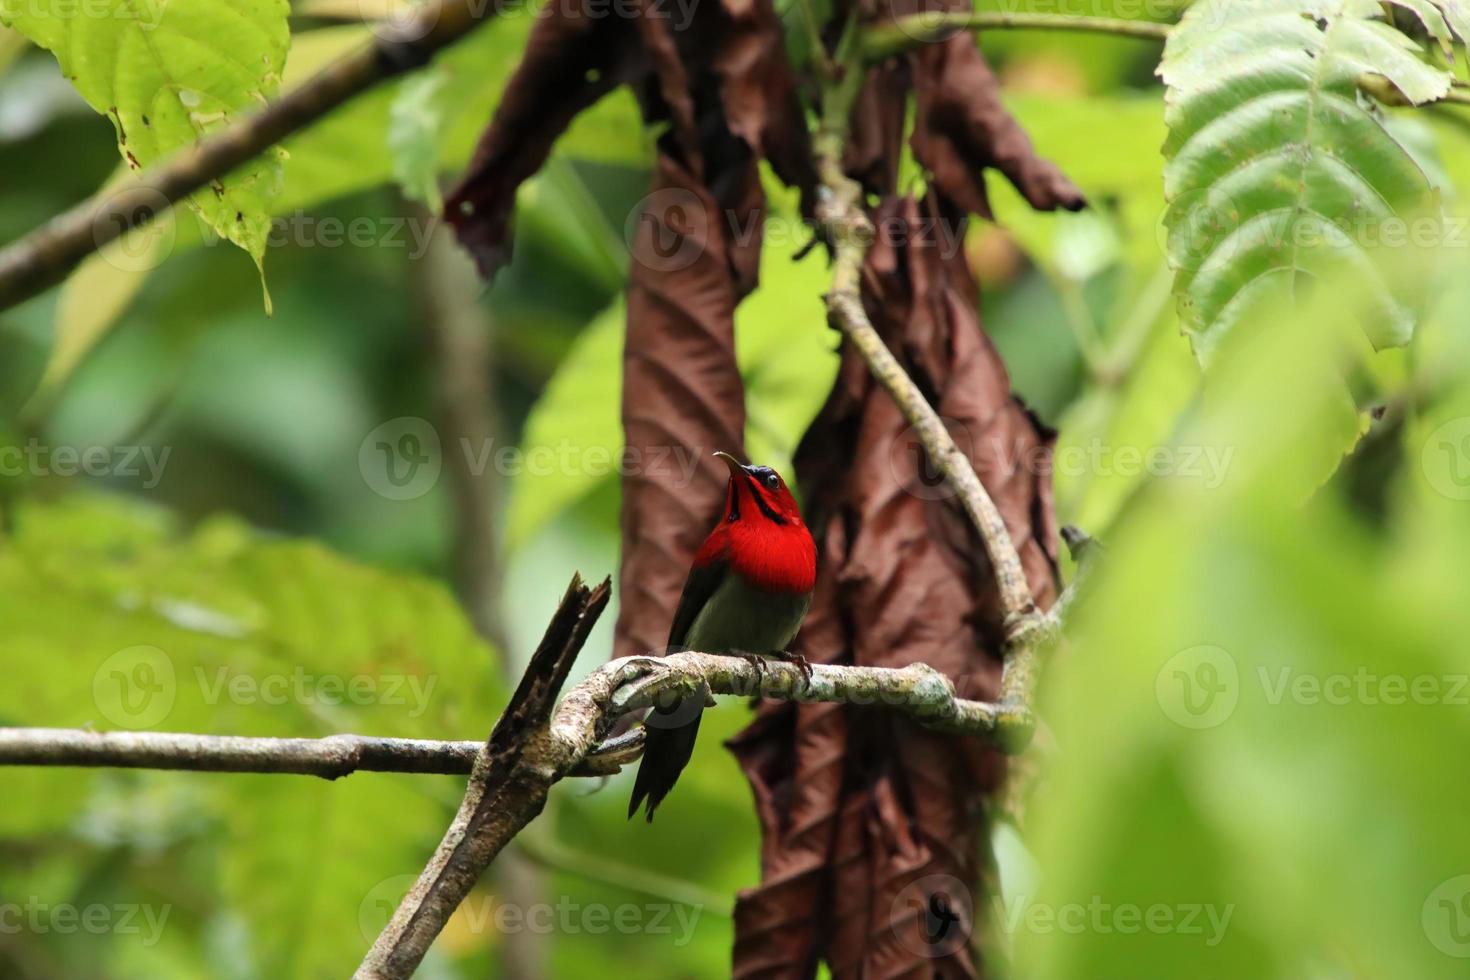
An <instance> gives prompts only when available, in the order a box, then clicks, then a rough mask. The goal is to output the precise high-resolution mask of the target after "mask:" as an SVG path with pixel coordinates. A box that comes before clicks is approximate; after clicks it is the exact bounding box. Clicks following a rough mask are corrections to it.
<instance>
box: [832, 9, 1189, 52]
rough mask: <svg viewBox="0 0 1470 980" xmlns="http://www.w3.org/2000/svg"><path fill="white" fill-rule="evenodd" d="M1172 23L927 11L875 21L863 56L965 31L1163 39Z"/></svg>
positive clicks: (867, 33) (866, 32)
mask: <svg viewBox="0 0 1470 980" xmlns="http://www.w3.org/2000/svg"><path fill="white" fill-rule="evenodd" d="M1170 26H1171V25H1169V24H1155V23H1153V22H1151V21H1144V20H1120V19H1118V18H1114V17H1086V16H1075V15H1069V14H1030V13H1013V14H1008V13H928V14H912V15H910V16H908V17H899V18H897V19H896V20H894V21H892V22H891V23H888V24H875V25H873V26H871V27H867V28H864V29H863V32H862V43H861V48H860V51H861V56H862V59H863V60H864V61H881V60H883V59H884V58H887V57H891V56H892V55H896V54H902V53H903V52H905V51H908V50H910V49H912V48H916V47H918V46H919V45H921V44H929V43H931V42H933V41H942V40H944V39H945V38H947V37H950V36H952V35H954V34H958V33H960V32H962V31H990V30H1028V31H1086V32H1091V33H1096V34H1112V35H1114V36H1117V37H1136V38H1142V39H1144V40H1149V41H1163V40H1166V39H1167V38H1168V37H1169V29H1170Z"/></svg>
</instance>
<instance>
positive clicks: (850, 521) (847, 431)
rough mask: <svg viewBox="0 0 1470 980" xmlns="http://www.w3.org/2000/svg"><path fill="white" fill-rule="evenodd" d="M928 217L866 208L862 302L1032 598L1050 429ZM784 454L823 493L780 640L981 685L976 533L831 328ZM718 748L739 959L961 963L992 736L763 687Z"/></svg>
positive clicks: (1045, 568)
mask: <svg viewBox="0 0 1470 980" xmlns="http://www.w3.org/2000/svg"><path fill="white" fill-rule="evenodd" d="M941 218H943V219H944V220H950V221H960V220H962V219H961V218H959V217H958V215H957V214H956V213H954V212H953V209H949V208H942V207H941V205H940V203H939V200H938V198H937V196H931V197H930V198H929V199H927V200H926V201H925V202H922V203H921V202H917V201H914V200H912V199H901V200H893V199H890V200H889V201H888V202H886V203H885V204H884V206H883V207H882V208H881V209H880V212H879V213H878V214H877V215H875V220H877V222H878V223H879V225H880V227H881V226H883V225H884V224H885V223H886V224H888V225H889V226H890V227H892V226H894V224H895V223H897V224H900V225H901V226H902V227H903V228H904V229H906V234H905V235H902V236H893V237H892V238H884V239H881V240H880V242H879V243H878V244H877V245H876V246H875V247H874V249H873V250H872V252H871V253H870V256H869V261H868V264H867V267H866V272H867V276H866V282H867V288H866V289H865V301H866V304H867V306H868V310H869V314H870V316H872V317H873V318H874V322H875V325H876V326H877V327H878V328H879V330H880V332H881V333H882V334H883V336H884V338H885V340H886V341H887V342H888V344H889V346H890V347H891V348H892V349H893V350H894V352H895V354H896V355H897V356H898V357H899V359H900V360H901V361H902V362H903V363H904V365H905V367H906V368H907V369H908V370H909V371H910V373H911V374H912V376H913V377H914V379H915V381H916V382H918V383H919V385H920V386H921V387H922V388H923V389H925V391H926V393H927V394H928V395H929V397H930V398H931V400H932V402H933V404H934V405H935V406H936V408H937V409H938V411H939V412H940V414H941V415H942V416H943V417H944V418H945V420H946V423H947V425H948V427H949V428H950V431H951V433H952V434H953V435H954V436H955V439H956V441H957V443H958V444H959V445H960V448H961V449H962V450H963V451H964V452H965V454H966V455H967V456H968V457H969V459H970V461H971V463H972V464H973V465H974V466H975V468H976V472H977V473H978V474H979V476H980V478H981V481H982V482H983V483H984V484H985V486H986V488H987V489H988V490H989V491H990V493H991V495H992V496H993V497H994V499H995V501H996V504H997V506H998V507H999V508H1000V511H1001V513H1002V515H1003V516H1004V517H1005V519H1006V524H1007V527H1008V528H1009V530H1010V532H1011V534H1012V537H1013V539H1014V541H1015V543H1016V546H1017V548H1018V550H1019V551H1020V553H1021V555H1022V559H1023V563H1024V565H1025V567H1026V569H1027V573H1028V578H1029V579H1030V583H1031V587H1032V589H1033V591H1034V593H1035V594H1036V596H1037V599H1038V601H1039V602H1041V603H1042V604H1043V605H1046V604H1049V603H1050V601H1051V600H1052V597H1053V595H1054V575H1055V565H1054V550H1053V542H1054V541H1055V537H1054V528H1053V526H1052V523H1051V519H1050V516H1049V510H1050V505H1049V499H1048V496H1047V490H1046V489H1045V488H1046V486H1047V484H1048V482H1049V471H1048V470H1049V460H1050V434H1049V433H1047V432H1046V431H1044V430H1042V429H1041V428H1040V427H1039V426H1038V425H1037V423H1036V422H1035V420H1034V419H1033V418H1032V416H1031V415H1030V414H1029V413H1028V412H1027V411H1026V410H1025V409H1024V408H1023V407H1022V406H1021V405H1020V404H1019V402H1017V401H1016V400H1015V398H1014V397H1013V396H1012V395H1011V392H1010V385H1009V382H1008V380H1007V378H1006V374H1005V369H1004V366H1003V365H1002V364H1001V362H1000V359H999V356H998V355H997V354H996V352H995V350H994V348H993V347H992V346H991V345H990V343H989V341H988V339H987V338H986V337H985V335H984V333H983V332H982V331H981V329H980V326H979V322H978V317H977V314H976V312H975V309H976V295H975V284H974V282H973V280H972V279H971V277H970V275H969V273H968V270H967V269H966V267H965V263H964V258H963V254H962V252H959V251H955V252H954V253H952V254H947V253H946V252H945V250H944V249H943V248H942V247H941V246H942V243H941V241H939V240H936V239H934V238H932V237H926V235H928V234H930V233H927V232H926V231H925V229H926V228H929V227H932V225H933V223H934V222H936V221H937V220H939V219H941ZM959 240H961V239H960V238H959V237H956V238H955V239H954V241H956V242H957V241H959ZM797 473H798V477H799V479H800V480H801V484H802V487H803V490H804V492H805V494H806V497H807V499H819V500H821V501H823V504H822V506H820V507H818V508H814V509H813V514H812V520H811V522H810V523H811V525H812V529H813V533H814V534H815V535H816V536H817V540H818V547H819V569H818V576H819V579H818V594H817V596H816V598H815V600H814V602H813V606H812V612H811V614H810V616H809V617H808V620H807V624H806V626H805V627H804V629H803V632H802V634H801V636H800V637H799V639H798V641H797V646H798V649H799V651H800V652H803V653H805V654H806V655H807V656H808V657H809V658H812V659H814V660H815V659H819V658H824V657H825V658H831V657H833V656H834V655H835V656H842V657H844V658H850V659H851V662H853V663H858V664H863V665H871V666H893V667H896V666H903V665H905V664H909V663H913V662H920V661H921V662H924V663H928V664H930V665H932V666H935V667H937V668H938V669H940V670H942V671H944V672H945V673H946V674H947V675H949V676H950V677H951V678H952V679H954V680H955V681H956V683H957V685H958V686H959V688H960V690H961V691H963V692H964V693H965V694H966V696H969V697H983V698H993V697H995V696H996V693H997V690H998V685H999V676H1000V640H1001V635H1002V634H1001V629H1000V612H999V608H998V597H997V594H996V589H995V586H994V580H993V576H992V573H991V570H990V568H989V564H988V561H987V560H986V558H985V552H984V548H983V546H982V544H981V542H980V540H979V539H978V537H977V535H976V534H975V532H974V530H973V528H971V526H970V525H969V523H968V522H967V520H966V519H965V517H964V515H963V513H962V511H961V510H960V509H959V507H958V506H957V505H956V504H955V502H954V501H953V500H952V499H949V496H948V493H947V490H946V488H945V487H944V485H943V484H942V483H939V482H938V481H937V480H935V479H934V478H933V475H932V474H931V473H929V472H928V468H927V462H926V461H925V459H924V457H923V455H922V449H921V448H920V447H919V446H918V444H917V441H916V440H915V439H914V438H913V436H912V433H911V432H910V431H909V427H908V425H907V423H906V422H905V420H904V419H903V417H902V415H901V414H900V413H899V412H898V409H897V407H896V406H895V405H894V403H893V401H892V399H891V398H890V397H889V396H888V395H887V393H886V392H885V391H884V390H883V389H882V388H881V387H879V386H878V385H877V384H876V383H875V382H873V381H872V380H871V378H870V377H869V375H868V373H867V370H866V366H865V365H864V364H863V363H862V362H861V360H860V358H859V357H858V355H857V354H856V353H855V352H854V351H853V350H852V349H851V348H849V347H844V351H843V365H842V369H841V372H840V374H839V378H838V382H837V385H836V386H835V388H834V390H833V393H832V396H831V398H830V399H829V400H828V402H827V404H826V406H825V407H824V408H823V411H822V413H821V414H820V415H819V416H818V419H817V421H816V422H815V423H814V424H813V426H812V429H811V431H809V432H808V434H807V437H806V439H805V440H803V443H802V448H801V451H800V453H799V455H798V459H797ZM732 748H733V749H734V750H735V752H736V754H737V756H738V757H739V759H740V761H741V764H742V766H743V767H744V768H745V770H746V773H747V776H748V777H749V778H750V781H751V784H752V786H753V787H754V789H755V792H756V797H757V800H758V803H759V804H760V814H761V823H762V828H763V844H762V884H761V885H760V886H759V887H758V888H756V889H752V890H750V891H747V892H745V893H742V895H741V896H740V900H739V902H738V903H737V907H736V952H735V974H736V975H737V976H741V977H754V976H793V977H795V976H802V977H806V976H811V975H813V971H814V964H815V962H816V960H817V958H819V957H820V958H823V959H825V960H826V961H827V962H828V964H829V966H830V968H831V970H832V975H833V976H834V977H836V978H844V977H900V976H903V977H908V976H913V977H929V976H936V975H944V976H973V975H974V974H975V965H974V963H973V961H972V959H971V955H970V951H969V948H968V946H967V944H966V943H965V942H964V939H965V938H967V937H969V936H970V935H971V927H972V925H973V916H974V912H975V910H976V909H977V908H980V909H983V905H982V903H980V902H979V901H978V896H977V894H976V889H977V887H978V886H977V884H976V882H977V879H978V868H977V862H978V859H979V858H978V856H979V854H980V853H981V848H980V845H981V841H980V839H979V835H980V834H981V833H983V829H984V804H985V799H986V797H987V796H988V795H989V794H990V793H992V792H994V791H995V789H996V788H997V787H998V786H999V784H1000V782H1001V779H1002V777H1003V774H1004V761H1003V759H1002V758H1001V757H1000V756H999V755H998V753H996V752H995V751H994V750H993V749H991V748H989V747H988V746H986V745H984V744H981V743H980V742H978V741H975V740H965V741H960V742H957V741H956V740H955V739H954V738H952V737H950V736H940V735H935V734H934V733H931V732H927V731H924V730H921V729H919V728H917V727H915V726H914V725H912V724H911V723H909V722H907V721H905V720H903V719H900V718H896V717H894V716H893V715H892V713H890V712H884V711H883V710H882V709H881V708H853V707H834V706H830V705H824V706H816V705H801V706H797V705H780V706H768V707H766V708H764V709H763V710H762V712H761V716H760V717H759V718H758V719H757V721H756V723H755V724H753V725H752V726H751V727H750V728H749V729H747V730H746V731H745V732H743V733H742V734H741V735H740V736H739V737H738V738H737V739H735V740H733V742H732ZM935 903H937V905H936V904H935ZM948 917H953V921H950V922H949V924H948V925H947V926H946V925H945V923H946V920H947V918H948ZM941 928H942V929H943V930H944V931H943V934H942V935H940V936H939V939H938V941H935V939H934V935H935V931H936V930H939V929H941ZM956 937H959V938H958V939H956Z"/></svg>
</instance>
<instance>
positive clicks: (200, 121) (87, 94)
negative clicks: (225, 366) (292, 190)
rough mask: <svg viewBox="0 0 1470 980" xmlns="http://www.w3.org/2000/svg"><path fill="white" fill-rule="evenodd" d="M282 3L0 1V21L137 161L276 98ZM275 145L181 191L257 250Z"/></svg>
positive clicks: (218, 227) (224, 230)
mask: <svg viewBox="0 0 1470 980" xmlns="http://www.w3.org/2000/svg"><path fill="white" fill-rule="evenodd" d="M288 10H289V7H288V5H287V3H286V2H285V0H232V2H230V3H219V2H217V0H172V2H169V3H163V2H160V0H98V2H95V3H89V4H77V3H73V2H69V0H0V21H3V22H4V23H5V24H6V25H8V26H11V27H14V28H15V29H16V30H19V31H20V32H21V33H23V34H25V35H26V36H27V37H29V38H30V39H31V40H33V41H35V42H36V43H37V44H39V45H41V46H42V47H44V48H47V49H48V50H50V51H51V52H52V53H53V54H55V55H56V60H57V62H58V63H59V64H60V65H61V70H62V72H63V73H64V74H65V75H66V76H67V78H68V79H70V80H71V82H72V84H73V85H75V86H76V89H77V91H78V92H79V93H80V94H81V96H82V98H83V99H85V100H86V101H87V104H88V105H90V106H91V107H92V108H93V109H96V110H97V111H98V112H100V113H102V114H104V115H106V116H107V117H108V118H109V120H111V122H112V124H113V128H114V129H115V130H116V132H117V143H118V152H119V153H121V154H122V157H123V160H124V161H125V162H126V163H127V165H128V166H129V167H130V168H132V169H134V170H140V169H142V168H144V167H147V166H148V165H150V164H152V163H155V162H157V161H159V160H161V159H164V158H165V157H167V156H169V155H170V154H172V153H173V152H174V151H176V150H179V149H181V148H182V147H185V146H189V145H191V144H193V143H194V142H195V141H197V140H198V139H200V138H201V137H203V136H205V135H207V134H209V133H211V132H214V131H216V130H219V129H221V128H224V127H226V126H228V125H229V124H230V123H231V122H232V121H234V120H236V119H238V118H239V117H240V116H241V115H243V114H245V113H246V112H247V111H249V110H251V109H254V108H258V107H259V106H260V105H261V104H263V103H264V102H265V101H266V100H267V99H269V98H271V97H272V96H274V95H275V93H276V91H277V89H278V88H279V87H280V81H281V73H282V70H283V69H284V67H285V63H286V51H287V48H288V47H289V46H290V32H289V30H288V28H287V25H286V16H287V13H288ZM282 159H283V156H282V153H281V151H280V150H279V149H276V148H272V149H270V150H267V151H266V152H265V153H262V154H261V155H260V156H259V157H257V158H255V159H254V160H252V161H250V162H249V163H246V164H244V165H242V166H241V167H239V168H237V169H236V170H235V171H233V172H232V173H230V174H229V175H228V176H226V177H224V178H222V179H219V180H216V181H214V182H213V183H212V184H211V186H210V187H207V188H205V189H204V190H202V191H199V192H198V193H196V194H194V195H193V196H192V197H190V198H189V205H190V207H192V208H194V209H195V210H196V211H198V212H199V214H201V215H202V216H203V217H204V219H205V220H206V221H207V222H208V223H209V225H210V227H211V228H213V229H214V230H215V231H216V232H217V233H219V234H220V235H221V236H222V237H224V238H227V239H229V240H230V241H232V242H234V243H235V244H236V245H239V246H240V247H241V248H243V249H244V250H245V251H246V252H248V253H249V254H250V256H251V258H253V259H254V260H255V263H256V265H257V266H260V265H262V263H263V261H264V256H265V247H266V239H267V237H268V234H269V230H270V217H269V214H270V201H271V199H272V198H273V197H274V196H275V195H276V193H277V192H278V191H279V189H280V184H281V161H282Z"/></svg>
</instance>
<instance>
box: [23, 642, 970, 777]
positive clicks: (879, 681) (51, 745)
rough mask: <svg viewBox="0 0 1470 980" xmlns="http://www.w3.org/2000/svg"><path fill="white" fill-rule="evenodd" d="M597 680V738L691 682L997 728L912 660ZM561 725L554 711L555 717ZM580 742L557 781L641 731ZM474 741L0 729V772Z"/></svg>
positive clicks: (740, 665) (442, 751)
mask: <svg viewBox="0 0 1470 980" xmlns="http://www.w3.org/2000/svg"><path fill="white" fill-rule="evenodd" d="M596 673H597V674H600V675H607V676H606V678H593V679H589V680H587V681H583V682H582V684H580V685H578V686H577V687H576V688H574V689H573V690H572V692H571V693H570V694H569V695H568V698H567V700H568V701H570V702H572V703H581V697H580V695H579V694H578V691H580V690H581V688H583V687H585V686H587V685H588V684H592V685H594V686H596V687H597V689H598V690H600V689H601V687H602V686H603V685H604V684H606V683H613V687H612V694H611V696H610V698H609V699H608V700H607V703H606V705H605V707H603V708H602V709H601V713H600V714H599V715H598V717H596V718H595V719H593V722H594V728H596V729H598V730H605V729H608V728H610V727H611V723H612V722H614V721H616V720H617V718H618V717H619V716H621V715H623V714H626V713H627V712H629V711H635V710H640V709H642V708H646V707H648V706H650V705H651V704H652V703H653V701H654V700H655V699H657V698H660V697H664V696H669V697H672V696H673V695H674V694H675V693H690V692H693V691H695V690H698V689H699V688H700V687H701V686H703V687H705V688H708V689H709V691H710V692H711V693H712V694H726V695H736V696H739V697H756V696H761V697H770V698H777V699H782V700H800V701H835V702H841V703H844V704H855V705H864V704H868V705H882V706H884V707H887V708H892V709H894V710H897V711H901V712H903V713H905V714H908V715H911V716H913V717H914V718H916V719H918V720H919V721H921V722H923V723H924V724H926V725H929V726H930V727H933V728H937V729H940V730H942V731H950V732H959V733H964V734H970V735H990V734H993V733H994V732H995V731H996V728H997V718H998V712H997V710H996V708H995V706H993V705H990V704H986V703H985V702H982V701H967V700H965V699H963V698H956V697H955V696H954V687H953V685H951V684H950V683H949V681H948V680H947V679H946V678H945V677H944V676H943V675H942V674H940V673H938V672H937V671H934V670H932V669H931V668H929V667H926V666H924V665H923V664H916V665H913V666H911V667H904V668H902V669H895V668H887V667H845V666H830V665H825V664H814V665H813V666H812V676H811V682H810V683H806V681H805V680H804V678H803V677H802V674H801V671H800V670H799V669H798V668H797V667H796V666H795V665H793V664H788V663H783V662H780V661H771V662H769V663H763V664H762V665H761V666H760V667H759V668H757V667H755V666H754V665H753V664H751V663H750V662H749V661H746V660H743V659H741V658H739V657H729V656H722V655H717V654H708V653H680V654H674V655H672V656H668V657H623V658H621V659H619V660H612V661H609V662H608V663H607V664H606V665H604V666H603V667H602V668H600V669H599V670H598V671H597V672H596ZM609 678H610V679H611V680H609ZM561 718H562V715H561V713H560V712H558V713H557V714H556V715H555V716H554V719H561ZM555 723H556V721H555V720H554V721H553V724H555ZM579 744H580V743H579ZM589 744H593V746H594V747H593V748H591V749H589V750H587V751H586V752H585V754H582V755H581V756H580V757H579V758H577V759H576V761H575V762H574V763H573V764H571V766H570V768H568V769H566V771H565V772H564V773H562V775H565V776H609V775H612V774H614V773H616V772H618V771H620V769H621V768H622V767H623V766H625V765H628V764H629V763H631V762H633V761H635V760H637V758H638V757H639V755H641V754H642V751H643V729H642V728H635V729H633V730H631V731H629V732H627V733H625V734H623V735H620V736H617V737H615V738H603V739H599V740H597V741H596V742H595V743H589ZM483 745H484V743H482V742H477V741H438V740H434V739H415V738H376V737H371V736H365V735H329V736H326V737H325V738H244V737H237V736H231V735H190V734H182V733H173V732H94V731H89V730H86V729H81V728H0V766H90V767H108V768H115V769H172V770H184V771H189V772H255V773H282V774H295V775H306V776H320V777H322V778H323V779H339V778H341V777H342V776H346V775H350V774H351V773H354V772H405V773H439V774H444V775H460V776H462V775H466V774H468V773H470V772H471V771H472V770H473V768H474V764H475V758H476V756H477V755H478V754H479V752H480V749H481V748H482V747H483ZM558 778H560V777H558Z"/></svg>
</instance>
